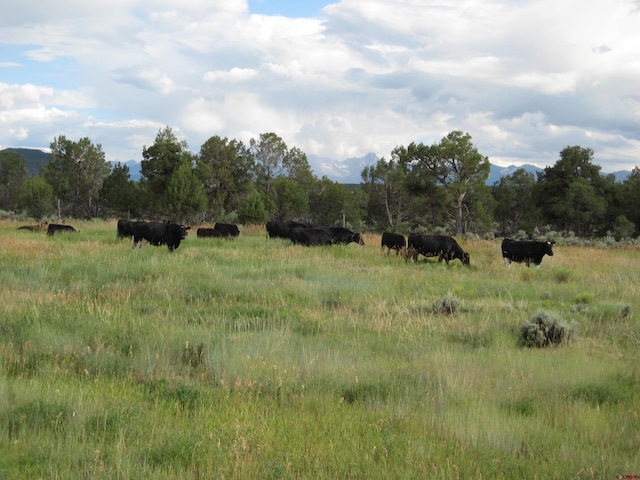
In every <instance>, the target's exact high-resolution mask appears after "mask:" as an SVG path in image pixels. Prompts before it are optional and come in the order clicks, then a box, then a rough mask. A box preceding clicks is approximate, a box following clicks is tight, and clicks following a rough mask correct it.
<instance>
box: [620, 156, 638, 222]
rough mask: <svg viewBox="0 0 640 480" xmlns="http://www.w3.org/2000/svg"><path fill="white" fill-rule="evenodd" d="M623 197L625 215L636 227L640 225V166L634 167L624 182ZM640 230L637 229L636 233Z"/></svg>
mask: <svg viewBox="0 0 640 480" xmlns="http://www.w3.org/2000/svg"><path fill="white" fill-rule="evenodd" d="M621 190H622V193H621V195H622V197H623V198H624V199H625V201H624V205H625V207H624V210H623V215H624V216H625V218H627V219H628V221H630V222H631V223H633V224H635V226H636V228H637V227H638V226H640V168H639V167H634V168H633V170H631V174H630V175H629V177H628V178H627V179H626V180H625V181H624V182H623V183H622V186H621ZM637 233H638V232H637V231H636V232H635V234H637Z"/></svg>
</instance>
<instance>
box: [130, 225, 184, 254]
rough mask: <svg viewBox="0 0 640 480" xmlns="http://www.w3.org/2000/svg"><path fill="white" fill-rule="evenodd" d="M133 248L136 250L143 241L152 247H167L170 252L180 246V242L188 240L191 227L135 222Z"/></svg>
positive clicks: (133, 226)
mask: <svg viewBox="0 0 640 480" xmlns="http://www.w3.org/2000/svg"><path fill="white" fill-rule="evenodd" d="M131 227H132V229H133V248H136V247H137V246H138V244H139V243H140V242H141V241H142V240H146V241H147V242H149V243H150V244H151V245H155V246H158V245H166V246H167V248H168V249H169V251H170V252H172V253H173V251H174V250H175V249H176V248H178V247H179V246H180V242H181V241H182V240H184V239H185V238H187V230H188V229H189V227H185V226H184V225H178V224H177V223H154V222H148V223H147V222H134V223H133V224H132V225H131Z"/></svg>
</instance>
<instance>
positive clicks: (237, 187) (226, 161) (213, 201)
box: [195, 136, 255, 218]
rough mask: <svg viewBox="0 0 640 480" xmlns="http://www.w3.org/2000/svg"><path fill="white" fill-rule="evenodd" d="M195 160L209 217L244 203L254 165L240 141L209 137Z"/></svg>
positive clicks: (250, 185) (251, 184)
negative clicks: (210, 214)
mask: <svg viewBox="0 0 640 480" xmlns="http://www.w3.org/2000/svg"><path fill="white" fill-rule="evenodd" d="M195 161H196V168H195V172H196V175H197V176H198V178H199V179H200V181H201V182H202V185H203V188H204V192H205V194H206V196H207V199H208V209H209V210H210V211H211V213H212V216H213V218H217V217H219V216H221V215H225V214H227V213H229V212H232V211H235V210H237V209H238V208H240V206H241V205H243V204H244V200H245V198H246V196H247V195H248V193H249V191H250V190H251V188H252V187H253V179H254V175H255V162H254V160H253V155H252V154H251V151H250V150H249V149H248V148H247V147H246V146H245V145H244V144H243V143H242V142H239V141H237V140H228V139H227V138H221V137H219V136H213V137H211V138H209V139H208V140H207V141H206V142H205V143H204V144H203V145H202V146H201V147H200V153H199V155H197V156H196V159H195Z"/></svg>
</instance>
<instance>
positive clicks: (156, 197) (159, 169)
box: [140, 127, 194, 216]
mask: <svg viewBox="0 0 640 480" xmlns="http://www.w3.org/2000/svg"><path fill="white" fill-rule="evenodd" d="M193 163H194V159H193V156H192V155H191V153H190V152H189V151H188V146H187V142H185V141H181V140H178V138H177V137H176V136H175V134H174V133H173V130H172V129H171V128H170V127H165V128H164V129H160V130H159V131H158V134H157V135H156V138H155V141H154V143H153V145H151V146H150V147H146V146H145V147H144V148H143V149H142V161H141V162H140V173H141V175H142V178H141V179H140V184H141V185H142V187H143V189H144V191H145V193H146V195H147V201H148V203H149V209H150V212H151V213H152V214H155V215H160V216H164V215H167V214H170V215H173V214H175V213H176V212H173V211H168V210H170V205H169V204H170V202H173V206H174V207H175V198H171V199H170V198H169V196H168V195H169V194H168V187H169V182H170V180H171V177H172V176H173V174H174V173H175V172H176V171H178V170H179V169H180V168H181V167H182V166H183V165H186V166H187V167H188V168H191V167H192V164H193Z"/></svg>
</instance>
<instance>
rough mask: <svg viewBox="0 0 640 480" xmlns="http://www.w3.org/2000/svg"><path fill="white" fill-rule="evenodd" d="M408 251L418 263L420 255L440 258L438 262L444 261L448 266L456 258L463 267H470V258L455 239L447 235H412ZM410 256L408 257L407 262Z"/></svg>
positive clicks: (408, 242) (408, 243)
mask: <svg viewBox="0 0 640 480" xmlns="http://www.w3.org/2000/svg"><path fill="white" fill-rule="evenodd" d="M407 249H408V250H409V251H411V252H412V256H413V260H414V261H418V255H423V256H425V257H438V262H442V260H444V261H445V262H446V263H447V265H448V264H449V262H450V261H451V260H453V259H455V258H457V259H458V260H460V261H461V262H462V264H463V265H469V261H470V257H469V254H468V253H467V252H465V251H464V250H462V248H461V247H460V245H458V242H456V241H455V239H454V238H452V237H449V236H447V235H422V234H420V233H410V234H409V238H408V240H407ZM408 259H409V256H407V260H408Z"/></svg>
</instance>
